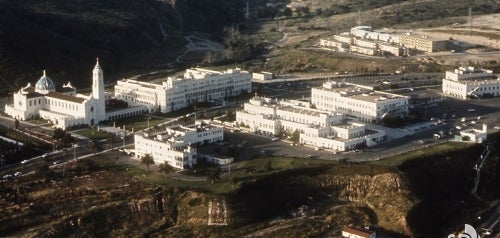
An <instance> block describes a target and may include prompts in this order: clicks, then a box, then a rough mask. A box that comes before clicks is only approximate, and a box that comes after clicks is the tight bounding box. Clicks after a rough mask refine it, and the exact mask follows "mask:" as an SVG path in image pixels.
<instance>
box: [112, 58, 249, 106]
mask: <svg viewBox="0 0 500 238" xmlns="http://www.w3.org/2000/svg"><path fill="white" fill-rule="evenodd" d="M251 78H252V76H251V74H250V73H249V72H247V71H242V70H240V69H229V70H227V71H223V72H219V71H213V70H207V69H200V68H194V69H188V70H186V72H185V73H184V77H183V78H177V77H168V78H167V79H166V80H165V81H164V82H162V83H161V84H155V83H146V82H140V81H136V80H130V79H128V80H122V81H118V82H117V84H116V86H115V97H116V98H117V99H121V100H125V101H127V102H128V103H130V104H132V105H143V106H146V107H148V108H149V110H150V111H161V112H171V111H175V110H178V109H181V108H185V107H187V106H189V105H191V104H193V103H196V102H206V101H214V100H217V99H223V98H226V97H230V96H237V95H240V94H241V93H242V92H246V93H250V92H251V91H252V84H251Z"/></svg>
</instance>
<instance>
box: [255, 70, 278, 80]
mask: <svg viewBox="0 0 500 238" xmlns="http://www.w3.org/2000/svg"><path fill="white" fill-rule="evenodd" d="M252 79H256V80H271V79H273V73H271V72H264V71H262V72H260V73H253V74H252Z"/></svg>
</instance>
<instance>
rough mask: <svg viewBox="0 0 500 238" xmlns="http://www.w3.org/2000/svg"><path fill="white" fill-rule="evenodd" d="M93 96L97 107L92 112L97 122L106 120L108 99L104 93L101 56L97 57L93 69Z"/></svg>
mask: <svg viewBox="0 0 500 238" xmlns="http://www.w3.org/2000/svg"><path fill="white" fill-rule="evenodd" d="M92 98H93V99H94V103H93V104H94V106H95V109H94V110H93V112H92V113H95V114H94V116H93V117H94V121H95V123H99V121H104V120H105V119H106V109H105V107H106V106H105V105H106V101H105V95H104V76H103V73H102V68H101V65H100V64H99V58H97V59H96V64H95V67H94V70H92Z"/></svg>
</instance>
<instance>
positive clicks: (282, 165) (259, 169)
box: [92, 156, 336, 194]
mask: <svg viewBox="0 0 500 238" xmlns="http://www.w3.org/2000/svg"><path fill="white" fill-rule="evenodd" d="M92 160H94V161H95V162H96V164H98V165H99V166H100V167H101V168H104V169H107V170H109V171H115V172H119V173H122V174H124V175H128V176H132V177H135V178H137V179H140V180H142V181H145V182H148V183H152V184H156V185H160V186H165V187H178V188H185V189H193V190H197V191H202V192H207V193H211V194H228V193H231V192H233V191H236V190H238V189H239V188H240V187H241V186H242V185H243V184H245V183H247V182H250V181H253V180H255V179H258V178H262V177H265V176H268V175H269V174H272V173H278V172H283V171H287V170H290V169H300V168H306V167H322V166H325V165H333V164H336V162H333V161H325V160H315V159H295V158H282V157H266V158H256V159H252V160H249V161H247V162H245V164H244V165H243V166H242V167H241V168H238V169H231V173H230V174H223V176H221V179H220V180H217V181H215V182H214V184H212V183H211V182H210V181H208V180H206V181H195V182H192V181H183V180H179V179H175V178H172V177H171V176H165V175H164V174H161V173H157V172H149V173H148V172H147V171H146V169H145V167H135V166H132V165H127V164H123V163H116V162H115V161H114V160H113V159H110V158H106V157H104V156H94V157H93V158H92ZM268 161H271V168H272V169H271V170H267V169H266V166H267V164H268V163H269V162H268ZM192 171H193V170H187V171H186V172H185V174H190V173H192ZM197 171H198V172H197V173H198V174H199V173H203V170H200V169H198V170H197ZM199 177H204V176H199Z"/></svg>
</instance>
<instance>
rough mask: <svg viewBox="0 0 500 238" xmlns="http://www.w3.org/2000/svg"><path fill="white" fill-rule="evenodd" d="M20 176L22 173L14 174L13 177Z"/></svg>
mask: <svg viewBox="0 0 500 238" xmlns="http://www.w3.org/2000/svg"><path fill="white" fill-rule="evenodd" d="M22 174H23V173H21V172H16V173H15V174H14V176H16V177H17V176H21V175H22Z"/></svg>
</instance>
